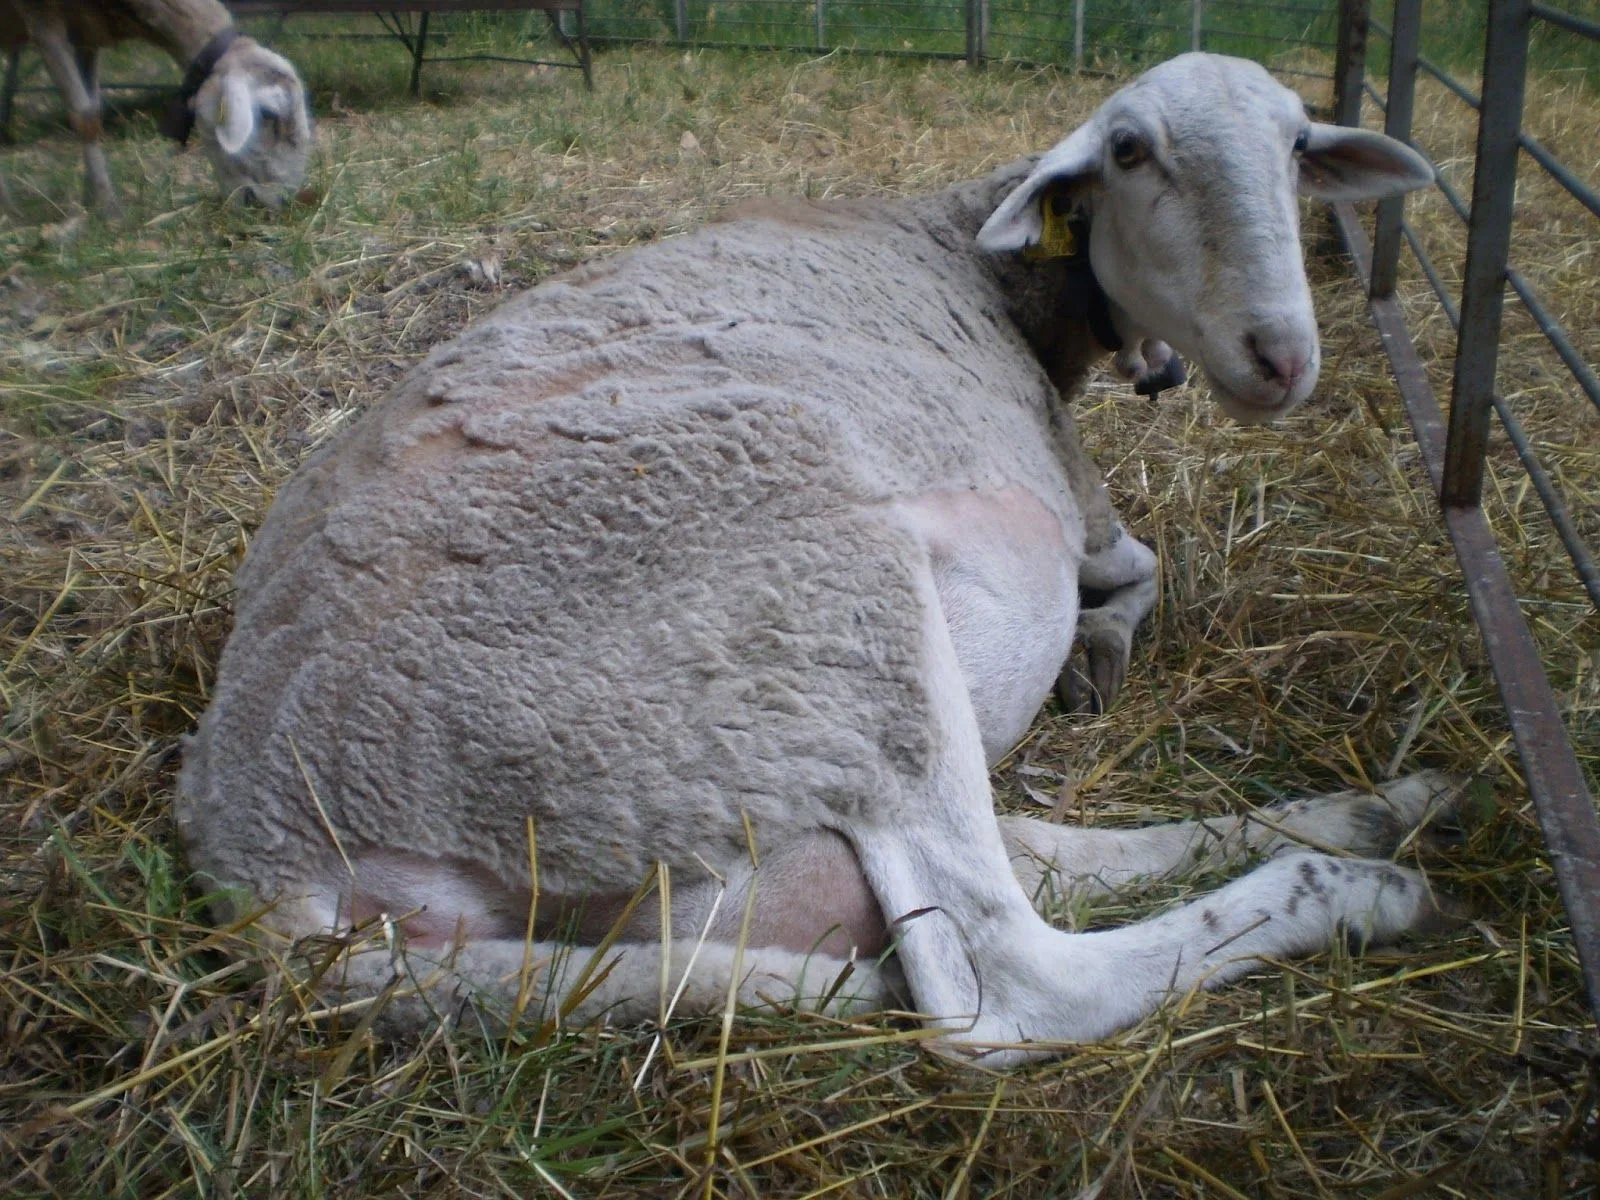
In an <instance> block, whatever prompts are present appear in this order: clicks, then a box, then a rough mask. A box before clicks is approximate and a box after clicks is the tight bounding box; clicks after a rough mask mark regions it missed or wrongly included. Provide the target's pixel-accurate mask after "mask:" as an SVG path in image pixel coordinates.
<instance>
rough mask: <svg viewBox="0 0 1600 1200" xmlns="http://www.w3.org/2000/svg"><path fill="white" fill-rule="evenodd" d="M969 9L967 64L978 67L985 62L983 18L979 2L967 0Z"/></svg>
mask: <svg viewBox="0 0 1600 1200" xmlns="http://www.w3.org/2000/svg"><path fill="white" fill-rule="evenodd" d="M966 9H967V62H968V63H970V64H971V65H972V66H974V67H976V66H978V65H979V64H980V63H982V62H983V29H982V20H983V18H982V16H981V15H980V14H979V11H978V0H966Z"/></svg>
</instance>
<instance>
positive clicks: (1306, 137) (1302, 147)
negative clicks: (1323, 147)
mask: <svg viewBox="0 0 1600 1200" xmlns="http://www.w3.org/2000/svg"><path fill="white" fill-rule="evenodd" d="M1310 144H1311V130H1309V129H1302V130H1301V131H1300V135H1299V136H1298V137H1296V138H1295V139H1294V152H1295V153H1296V154H1304V153H1305V152H1306V147H1307V146H1309V145H1310Z"/></svg>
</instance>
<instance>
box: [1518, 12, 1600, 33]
mask: <svg viewBox="0 0 1600 1200" xmlns="http://www.w3.org/2000/svg"><path fill="white" fill-rule="evenodd" d="M1530 7H1531V11H1532V12H1533V15H1534V16H1536V17H1538V18H1539V19H1540V20H1541V21H1549V22H1550V24H1552V25H1559V26H1561V28H1563V29H1569V30H1571V31H1572V32H1573V33H1576V34H1579V35H1581V36H1583V37H1586V38H1594V39H1595V40H1596V41H1600V21H1591V20H1589V19H1588V18H1587V17H1580V16H1578V15H1577V14H1576V13H1569V12H1562V11H1561V10H1560V9H1559V8H1551V7H1550V6H1549V5H1548V4H1535V5H1532V6H1530Z"/></svg>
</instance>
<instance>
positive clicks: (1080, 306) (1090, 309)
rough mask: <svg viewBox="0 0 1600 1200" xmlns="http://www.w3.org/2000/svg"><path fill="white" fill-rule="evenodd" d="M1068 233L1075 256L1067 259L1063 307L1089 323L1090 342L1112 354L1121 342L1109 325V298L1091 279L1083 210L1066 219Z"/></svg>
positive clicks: (1087, 233) (1085, 220)
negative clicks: (1092, 341) (1092, 335)
mask: <svg viewBox="0 0 1600 1200" xmlns="http://www.w3.org/2000/svg"><path fill="white" fill-rule="evenodd" d="M1067 228H1068V229H1070V230H1071V231H1072V239H1073V245H1074V247H1075V253H1074V254H1073V255H1072V257H1070V258H1068V259H1067V262H1066V266H1067V307H1068V309H1069V311H1071V312H1073V313H1074V314H1077V315H1082V316H1083V318H1084V319H1085V320H1087V321H1088V322H1089V332H1090V333H1092V334H1094V340H1095V341H1097V342H1099V343H1100V344H1101V345H1102V346H1104V347H1105V348H1106V349H1107V350H1109V351H1111V352H1112V353H1113V354H1115V353H1116V352H1117V351H1118V350H1121V349H1122V338H1121V337H1120V336H1119V335H1118V333H1117V327H1116V326H1115V325H1113V324H1112V323H1111V298H1110V297H1109V296H1107V295H1106V290H1105V288H1103V287H1101V286H1100V280H1098V279H1097V278H1095V273H1094V265H1093V264H1092V263H1090V261H1089V214H1088V213H1086V212H1085V211H1084V210H1083V209H1081V208H1080V209H1078V210H1077V211H1075V212H1074V213H1073V214H1072V216H1071V217H1069V218H1068V219H1067Z"/></svg>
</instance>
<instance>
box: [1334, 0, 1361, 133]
mask: <svg viewBox="0 0 1600 1200" xmlns="http://www.w3.org/2000/svg"><path fill="white" fill-rule="evenodd" d="M1369 17H1370V13H1369V11H1368V0H1340V4H1339V35H1338V39H1337V43H1338V44H1337V45H1336V46H1335V48H1334V64H1333V119H1334V121H1335V123H1336V124H1339V125H1360V124H1361V81H1362V80H1363V79H1364V78H1366V74H1367V24H1368V20H1369Z"/></svg>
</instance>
